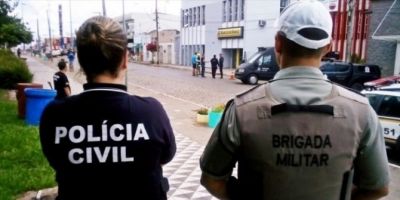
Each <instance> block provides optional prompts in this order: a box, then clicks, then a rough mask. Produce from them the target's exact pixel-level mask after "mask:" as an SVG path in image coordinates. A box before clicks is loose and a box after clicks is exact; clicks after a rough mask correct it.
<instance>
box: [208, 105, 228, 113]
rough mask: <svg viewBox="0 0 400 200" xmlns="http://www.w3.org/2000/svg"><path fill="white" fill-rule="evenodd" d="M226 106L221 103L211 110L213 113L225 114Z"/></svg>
mask: <svg viewBox="0 0 400 200" xmlns="http://www.w3.org/2000/svg"><path fill="white" fill-rule="evenodd" d="M224 109H225V104H223V103H219V104H216V105H215V106H213V107H212V108H211V112H224Z"/></svg>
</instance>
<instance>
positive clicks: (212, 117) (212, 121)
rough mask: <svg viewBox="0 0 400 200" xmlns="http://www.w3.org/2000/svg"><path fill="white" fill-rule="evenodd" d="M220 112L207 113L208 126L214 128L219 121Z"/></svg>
mask: <svg viewBox="0 0 400 200" xmlns="http://www.w3.org/2000/svg"><path fill="white" fill-rule="evenodd" d="M221 117H222V112H210V113H208V126H209V127H211V128H215V127H216V126H217V125H218V123H219V121H220V120H221Z"/></svg>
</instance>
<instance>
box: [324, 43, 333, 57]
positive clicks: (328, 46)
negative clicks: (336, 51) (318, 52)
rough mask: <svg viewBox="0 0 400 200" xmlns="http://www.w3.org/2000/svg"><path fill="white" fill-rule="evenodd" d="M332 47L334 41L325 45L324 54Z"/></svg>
mask: <svg viewBox="0 0 400 200" xmlns="http://www.w3.org/2000/svg"><path fill="white" fill-rule="evenodd" d="M331 49H332V42H330V43H329V44H327V45H326V46H324V47H323V50H322V56H324V55H326V54H327V53H328V52H330V51H331Z"/></svg>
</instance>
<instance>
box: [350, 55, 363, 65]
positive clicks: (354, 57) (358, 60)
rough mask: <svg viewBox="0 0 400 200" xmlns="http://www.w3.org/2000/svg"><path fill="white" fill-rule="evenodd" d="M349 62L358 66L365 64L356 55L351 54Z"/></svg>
mask: <svg viewBox="0 0 400 200" xmlns="http://www.w3.org/2000/svg"><path fill="white" fill-rule="evenodd" d="M350 62H352V63H359V64H365V59H362V58H361V56H359V55H357V54H352V55H351V58H350Z"/></svg>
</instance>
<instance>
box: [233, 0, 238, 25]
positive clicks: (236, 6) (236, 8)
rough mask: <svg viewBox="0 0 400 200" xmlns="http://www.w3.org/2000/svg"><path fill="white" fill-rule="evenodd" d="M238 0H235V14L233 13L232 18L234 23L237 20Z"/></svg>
mask: <svg viewBox="0 0 400 200" xmlns="http://www.w3.org/2000/svg"><path fill="white" fill-rule="evenodd" d="M238 1H239V0H235V13H234V16H233V20H234V21H237V20H238V11H239V5H238V3H239V2H238Z"/></svg>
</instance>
